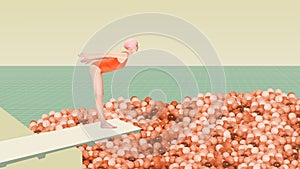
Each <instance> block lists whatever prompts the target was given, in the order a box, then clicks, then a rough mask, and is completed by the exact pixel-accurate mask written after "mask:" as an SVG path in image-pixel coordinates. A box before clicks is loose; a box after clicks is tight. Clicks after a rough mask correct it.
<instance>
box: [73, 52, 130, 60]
mask: <svg viewBox="0 0 300 169" xmlns="http://www.w3.org/2000/svg"><path fill="white" fill-rule="evenodd" d="M78 56H79V57H83V58H86V59H93V60H99V59H105V58H112V57H114V58H123V57H127V53H125V52H118V53H100V52H99V53H80V54H79V55H78Z"/></svg>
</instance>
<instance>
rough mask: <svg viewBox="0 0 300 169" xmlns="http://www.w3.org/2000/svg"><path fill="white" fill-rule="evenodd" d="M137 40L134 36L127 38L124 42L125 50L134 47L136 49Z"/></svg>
mask: <svg viewBox="0 0 300 169" xmlns="http://www.w3.org/2000/svg"><path fill="white" fill-rule="evenodd" d="M137 45H138V42H137V40H136V39H134V38H129V39H127V40H126V41H125V42H124V48H125V49H127V50H131V49H135V50H137Z"/></svg>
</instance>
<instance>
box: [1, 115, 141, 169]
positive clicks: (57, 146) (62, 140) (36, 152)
mask: <svg viewBox="0 0 300 169" xmlns="http://www.w3.org/2000/svg"><path fill="white" fill-rule="evenodd" d="M107 121H108V122H109V123H111V124H112V125H115V126H117V128H113V129H107V128H101V127H100V122H96V123H91V124H85V125H82V124H80V125H77V126H75V127H71V128H66V129H62V130H56V131H51V132H46V133H40V134H34V135H30V136H25V137H19V138H14V139H9V140H4V141H0V151H1V153H0V168H1V167H3V166H6V165H7V164H9V163H13V162H17V161H20V160H25V159H28V158H32V157H38V158H44V157H45V155H46V154H47V153H51V152H54V151H59V150H63V149H67V148H70V147H74V146H78V145H82V144H86V143H92V142H95V141H100V140H104V139H107V138H112V137H116V136H120V135H124V134H127V133H137V132H139V131H140V130H141V128H139V127H137V126H133V125H131V124H128V123H126V122H124V121H121V120H118V119H112V120H107ZM0 134H1V133H0Z"/></svg>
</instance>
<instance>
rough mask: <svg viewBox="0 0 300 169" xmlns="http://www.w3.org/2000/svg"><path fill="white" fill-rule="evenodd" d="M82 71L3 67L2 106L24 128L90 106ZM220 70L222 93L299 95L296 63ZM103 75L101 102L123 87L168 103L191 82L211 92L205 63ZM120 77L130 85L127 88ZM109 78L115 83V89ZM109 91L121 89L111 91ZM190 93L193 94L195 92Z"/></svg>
mask: <svg viewBox="0 0 300 169" xmlns="http://www.w3.org/2000/svg"><path fill="white" fill-rule="evenodd" d="M81 69H82V70H81ZM81 69H78V68H76V71H77V72H78V71H80V72H81V74H80V75H79V74H78V73H74V74H73V72H74V70H75V69H74V67H73V66H1V67H0V106H1V107H3V108H4V109H5V110H7V111H8V112H9V113H11V115H12V116H14V117H15V118H17V119H18V120H19V121H21V122H22V123H23V124H24V125H26V126H27V125H28V123H29V121H30V120H32V119H39V118H40V117H41V114H43V113H48V112H49V111H51V110H54V111H59V110H61V109H64V108H74V107H78V106H86V107H87V108H89V107H91V106H92V105H93V104H94V103H93V90H92V85H91V78H90V74H89V72H88V67H82V68H81ZM139 70H143V71H139ZM166 70H172V71H173V72H175V73H176V76H179V77H182V79H183V81H184V83H183V84H180V83H178V79H176V76H174V75H172V74H168V73H167V71H166ZM76 71H75V72H76ZM224 71H225V76H226V92H229V91H231V90H235V91H237V92H248V91H253V90H256V89H262V90H266V89H268V88H273V89H277V88H279V89H282V90H283V92H290V91H293V92H295V93H296V95H297V96H299V94H300V89H299V84H300V67H297V66H295V67H294V66H227V67H224ZM130 72H131V73H132V72H138V73H136V74H135V75H134V76H131V77H130V78H127V77H124V79H121V80H120V78H117V77H118V75H120V74H122V73H130ZM73 75H74V78H75V79H76V78H77V80H76V84H78V85H77V87H76V85H75V87H74V88H72V86H73V85H72V82H73ZM126 78H127V79H126ZM103 79H104V93H105V98H104V101H105V102H106V101H108V100H109V99H110V98H111V97H112V96H114V98H117V97H118V96H119V95H122V94H123V92H124V91H126V90H127V91H128V94H129V96H132V95H136V96H138V97H139V98H144V97H146V96H148V95H150V96H151V95H153V96H156V97H158V98H160V97H161V98H162V99H166V101H168V102H169V101H171V100H177V101H181V100H182V97H183V94H184V92H182V89H187V90H189V89H190V91H195V88H194V86H195V84H197V85H198V89H197V90H199V92H201V93H206V92H210V91H211V85H210V78H209V77H208V73H207V71H206V67H149V68H147V67H126V68H124V69H122V70H119V71H117V72H110V73H106V74H104V75H103ZM182 79H181V80H182ZM118 80H119V81H118ZM124 80H127V81H128V82H129V84H130V85H129V86H126V84H125V83H124ZM112 82H115V84H114V85H113V87H114V88H113V89H112V88H111V84H112ZM218 83H220V82H218ZM220 85H223V84H220ZM72 91H75V92H74V93H75V94H74V95H76V94H77V95H79V96H80V97H81V98H82V100H84V101H86V103H85V102H81V101H77V103H76V104H74V100H73V92H72ZM83 91H86V92H85V93H83ZM113 91H117V92H118V91H120V92H119V94H118V93H117V94H116V93H114V94H112V93H113ZM76 92H77V93H76ZM189 95H190V96H191V97H194V96H196V95H197V93H195V94H189ZM75 101H76V99H75ZM77 104H83V105H77Z"/></svg>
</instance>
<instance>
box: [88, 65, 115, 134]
mask: <svg viewBox="0 0 300 169" xmlns="http://www.w3.org/2000/svg"><path fill="white" fill-rule="evenodd" d="M90 74H91V77H92V81H93V87H94V94H95V101H96V109H97V111H98V116H99V119H100V123H101V127H102V128H116V126H113V125H111V124H110V123H108V122H107V121H106V120H105V118H104V116H103V112H104V111H103V102H102V101H103V95H104V94H103V79H102V73H101V71H100V69H99V67H97V66H96V65H93V64H92V65H91V66H90Z"/></svg>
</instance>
